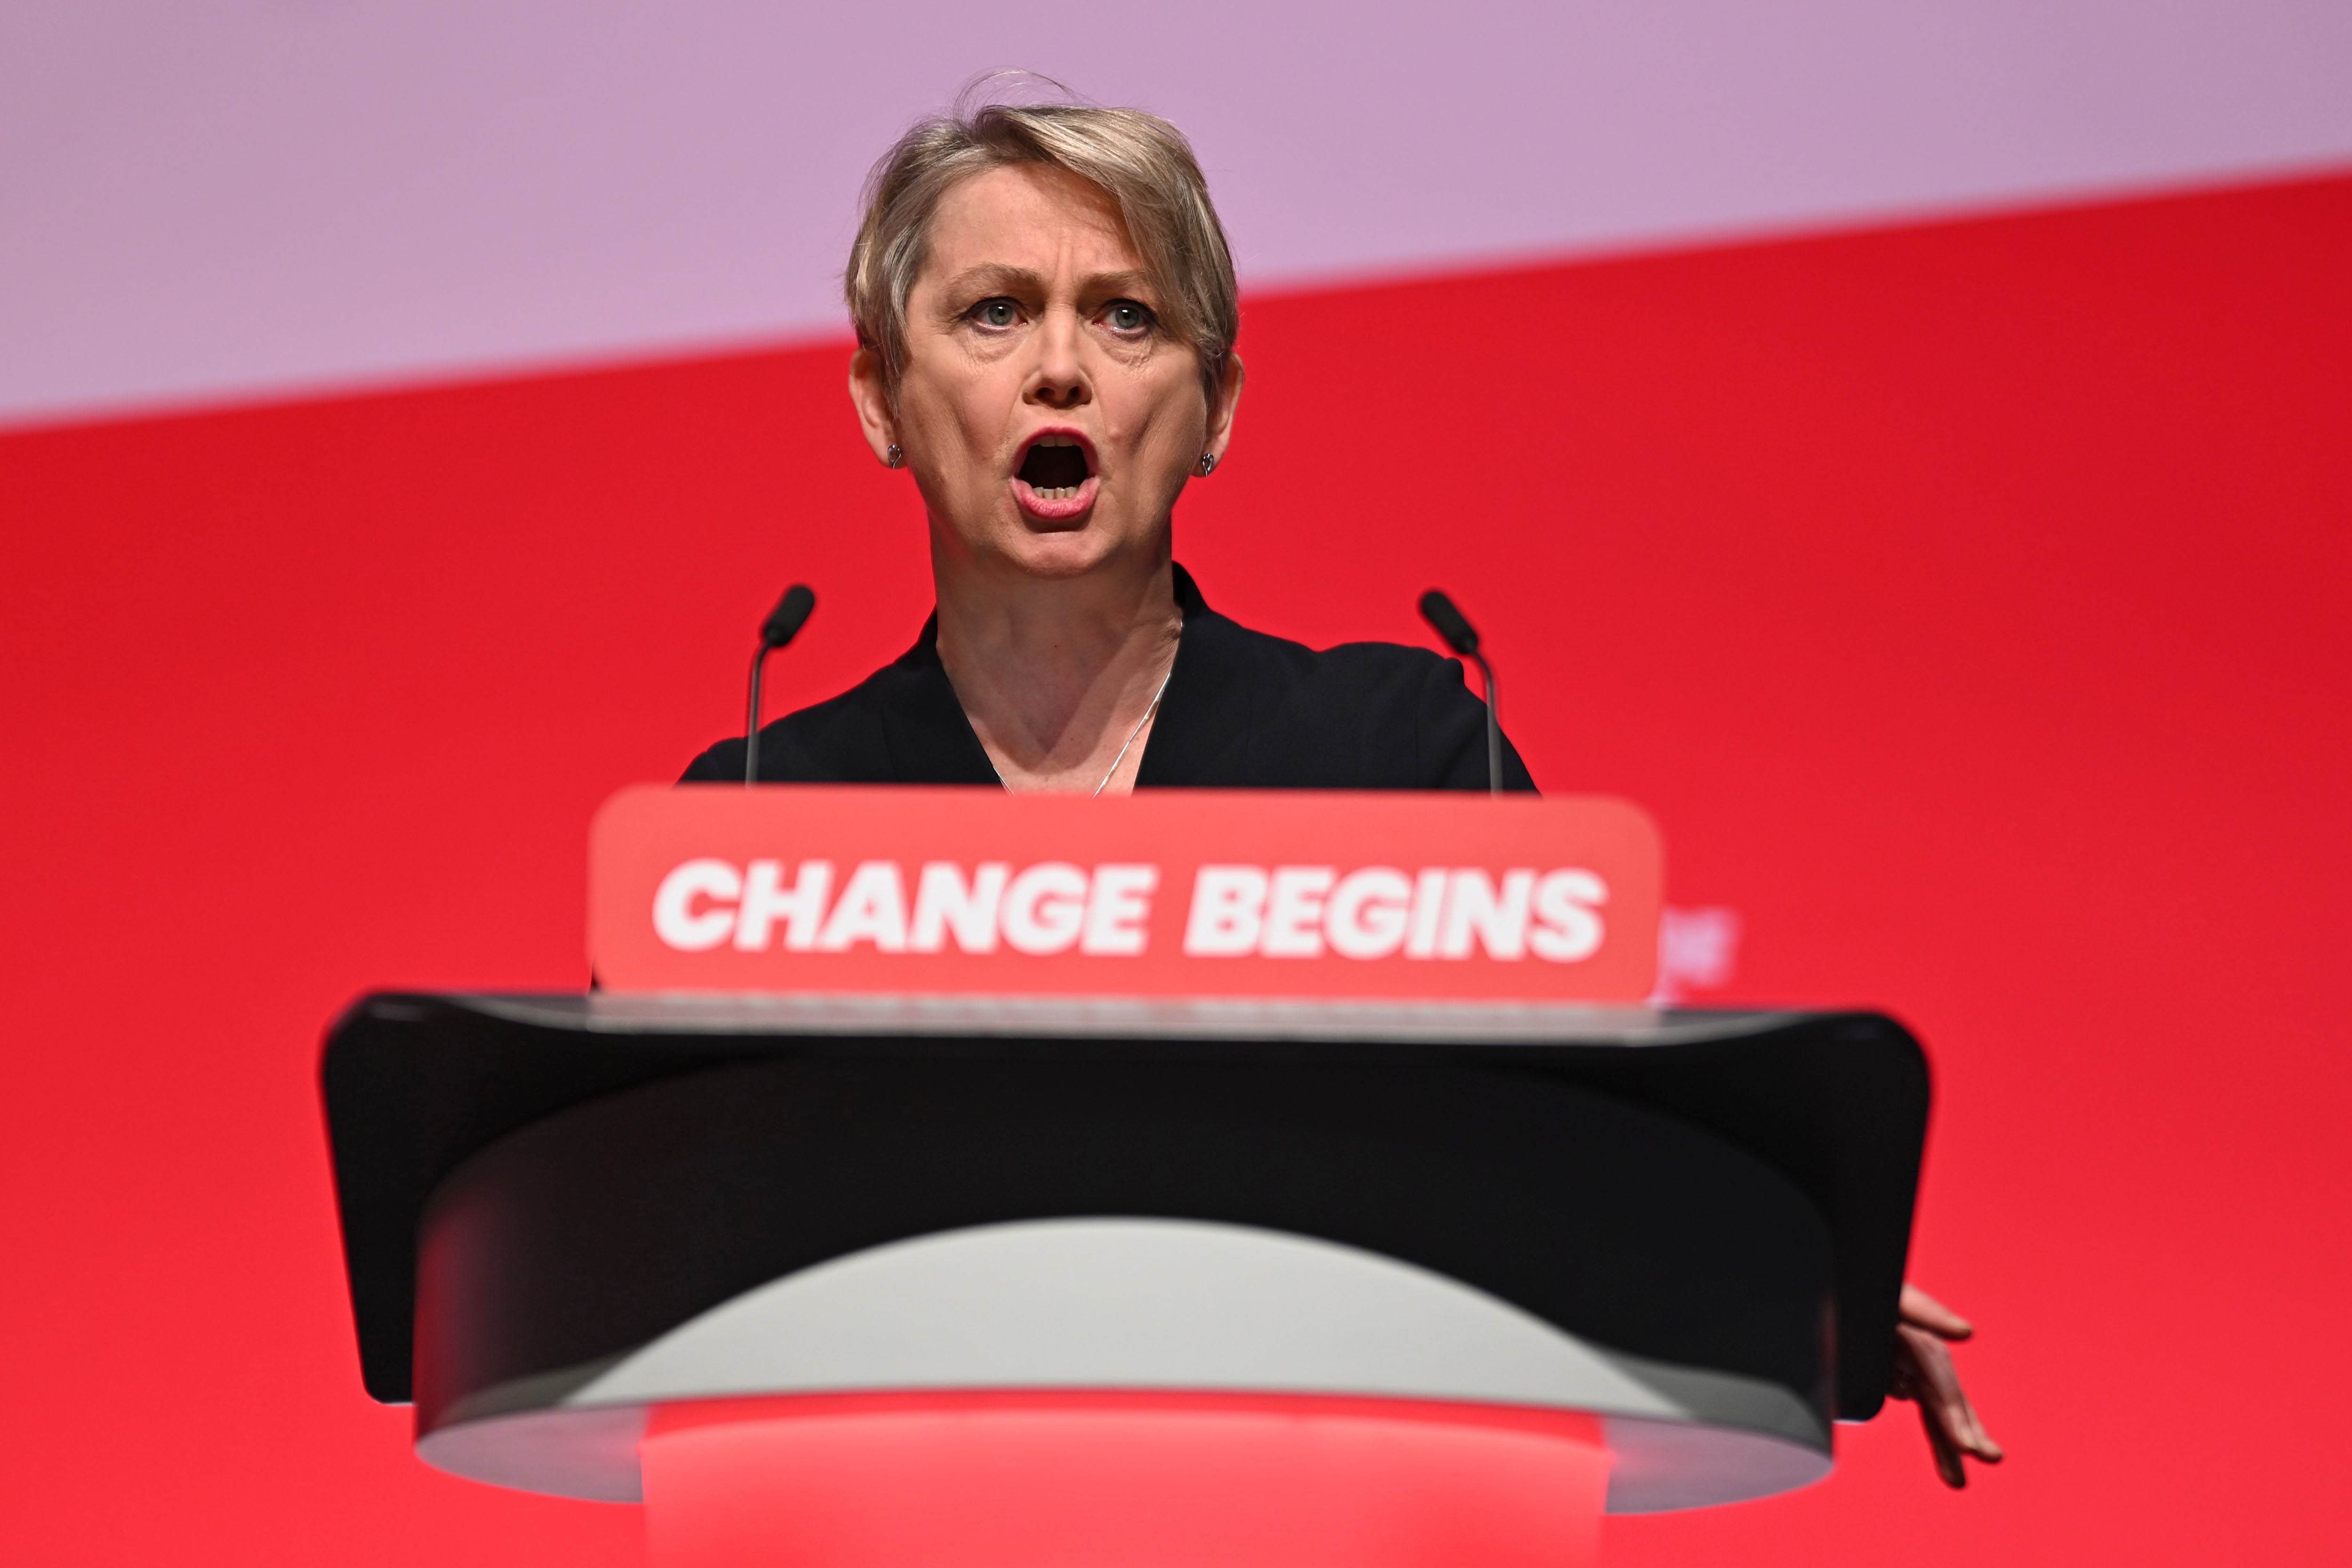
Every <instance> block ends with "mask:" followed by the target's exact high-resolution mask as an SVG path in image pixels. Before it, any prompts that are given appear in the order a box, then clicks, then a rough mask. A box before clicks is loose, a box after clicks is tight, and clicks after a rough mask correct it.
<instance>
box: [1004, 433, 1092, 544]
mask: <svg viewBox="0 0 2352 1568" xmlns="http://www.w3.org/2000/svg"><path fill="white" fill-rule="evenodd" d="M1101 484H1102V481H1101V479H1099V478H1098V477H1097V475H1096V473H1095V470H1094V461H1093V459H1092V458H1091V457H1090V456H1089V455H1088V452H1087V446H1086V444H1085V442H1083V441H1082V440H1080V439H1079V438H1078V437H1076V436H1073V435H1070V434H1068V433H1066V432H1065V431H1060V430H1048V431H1046V432H1045V433H1044V434H1043V435H1041V436H1038V437H1036V438H1035V439H1034V440H1032V441H1031V442H1030V443H1029V449H1028V451H1026V452H1024V453H1023V454H1022V457H1021V467H1020V468H1017V469H1015V470H1014V471H1013V497H1014V499H1015V500H1019V501H1020V503H1021V510H1024V511H1025V512H1027V513H1028V514H1029V515H1030V516H1032V517H1034V518H1037V519H1039V520H1040V521H1045V522H1067V521H1071V520H1072V519H1075V518H1080V517H1084V516H1085V515H1086V513H1087V509H1088V508H1089V507H1091V506H1093V505H1094V500H1095V491H1096V490H1097V489H1099V488H1101Z"/></svg>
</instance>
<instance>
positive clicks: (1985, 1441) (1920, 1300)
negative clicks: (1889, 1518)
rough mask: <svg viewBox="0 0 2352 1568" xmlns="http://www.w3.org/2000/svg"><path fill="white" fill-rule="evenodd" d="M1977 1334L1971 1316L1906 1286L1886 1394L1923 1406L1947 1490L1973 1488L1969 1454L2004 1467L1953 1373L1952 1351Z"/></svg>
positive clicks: (1923, 1417) (1922, 1417)
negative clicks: (1966, 1460) (1964, 1465)
mask: <svg viewBox="0 0 2352 1568" xmlns="http://www.w3.org/2000/svg"><path fill="white" fill-rule="evenodd" d="M1975 1332H1976V1330H1975V1328H1974V1327H1972V1326H1971V1325H1970V1324H1969V1321H1968V1320H1967V1319H1966V1318H1963V1317H1961V1316H1960V1315H1959V1314H1958V1312H1955V1311H1953V1310H1951V1309H1950V1308H1949V1307H1947V1306H1945V1305H1944V1304H1943V1303H1942V1302H1940V1301H1938V1300H1936V1299H1935V1298H1934V1297H1933V1296H1930V1295H1928V1294H1927V1292H1926V1291H1925V1290H1922V1289H1919V1287H1917V1286H1916V1285H1906V1286H1904V1287H1903V1305H1902V1317H1901V1320H1900V1321H1898V1322H1896V1324H1895V1376H1894V1380H1893V1381H1892V1382H1891V1383H1890V1384H1888V1385H1887V1389H1886V1392H1887V1394H1889V1395H1890V1396H1891V1397H1893V1398H1895V1399H1908V1400H1911V1401H1913V1402H1915V1403H1916V1404H1917V1405H1918V1406H1919V1425H1920V1426H1922V1427H1924V1428H1925V1429H1926V1431H1927V1447H1930V1448H1931V1449H1933V1450H1935V1455H1936V1473H1937V1475H1939V1476H1941V1477H1943V1478H1944V1484H1945V1485H1946V1486H1948V1487H1955V1488H1957V1487H1964V1486H1967V1485H1968V1484H1969V1474H1968V1471H1967V1470H1966V1469H1965V1468H1962V1465H1961V1458H1962V1456H1966V1457H1968V1458H1972V1459H1975V1460H1977V1461H1978V1462H1979V1463H1980V1464H1987V1465H1998V1464H1999V1463H2000V1444H1998V1443H1996V1442H1994V1441H1993V1440H1992V1436H1991V1434H1990V1433H1988V1432H1987V1431H1986V1430H1985V1429H1984V1423H1982V1422H1980V1421H1979V1420H1978V1419H1977V1413H1976V1410H1975V1408H1974V1407H1973V1406H1972V1405H1969V1396H1968V1395H1967V1394H1964V1393H1962V1392H1961V1390H1960V1378H1959V1373H1957V1372H1955V1371H1953V1370H1952V1352H1950V1351H1948V1350H1947V1349H1945V1348H1944V1347H1945V1345H1946V1344H1947V1343H1948V1342H1949V1343H1958V1342H1959V1341H1961V1340H1965V1339H1967V1338H1969V1336H1970V1335H1972V1334H1974V1333H1975Z"/></svg>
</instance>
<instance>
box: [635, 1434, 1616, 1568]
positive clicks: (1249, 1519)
mask: <svg viewBox="0 0 2352 1568" xmlns="http://www.w3.org/2000/svg"><path fill="white" fill-rule="evenodd" d="M639 1452H640V1457H641V1463H642V1466H643V1474H644V1478H645V1496H646V1526H647V1531H648V1535H649V1538H650V1542H651V1548H652V1555H651V1561H652V1564H653V1568H749V1565H751V1564H754V1563H757V1564H761V1565H767V1564H775V1563H790V1564H792V1565H793V1568H938V1565H939V1564H942V1563H953V1564H956V1565H957V1568H1102V1565H1103V1564H1105V1563H1118V1564H1120V1565H1121V1568H1200V1565H1201V1564H1202V1563H1215V1564H1218V1565H1219V1568H1441V1565H1443V1568H1454V1565H1455V1564H1459V1563H1478V1564H1480V1565H1481V1568H1538V1565H1539V1564H1540V1565H1541V1568H1577V1565H1580V1564H1585V1563H1591V1562H1592V1561H1593V1559H1594V1553H1595V1549H1596V1546H1597V1544H1598V1537H1599V1531H1600V1522H1601V1506H1602V1503H1603V1500H1604V1498H1605V1494H1606V1492H1607V1489H1608V1479H1609V1456H1608V1450H1607V1448H1606V1447H1605V1446H1604V1445H1603V1443H1602V1442H1601V1430H1600V1423H1599V1422H1598V1421H1596V1420H1594V1419H1593V1418H1591V1417H1590V1416H1585V1415H1574V1414H1569V1413H1561V1412H1544V1411H1532V1410H1520V1409H1511V1408H1505V1407H1496V1406H1479V1405H1438V1404H1433V1403H1424V1402H1417V1401H1405V1400H1379V1399H1340V1398H1307V1397H1299V1398H1293V1397H1282V1396H1262V1395H1234V1396H1230V1397H1228V1396H1223V1395H1214V1394H1165V1395H1163V1394H1149V1393H1134V1394H1084V1393H1042V1394H1034V1395H1025V1394H950V1395H940V1394H919V1395H905V1396H895V1397H894V1396H883V1395H877V1396H864V1397H841V1398H827V1397H796V1398H788V1399H740V1400H714V1401H709V1402H705V1403H698V1404H691V1405H668V1406H665V1407H662V1408H661V1409H658V1410H656V1412H655V1413H654V1415H653V1419H652V1421H651V1423H650V1427H649V1430H648V1432H647V1434H646V1437H645V1439H644V1441H643V1444H642V1446H641V1447H640V1450H639Z"/></svg>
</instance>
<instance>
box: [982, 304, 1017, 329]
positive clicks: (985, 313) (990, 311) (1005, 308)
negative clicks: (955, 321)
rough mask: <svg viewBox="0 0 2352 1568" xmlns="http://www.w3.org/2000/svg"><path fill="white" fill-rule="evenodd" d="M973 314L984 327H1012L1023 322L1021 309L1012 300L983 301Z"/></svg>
mask: <svg viewBox="0 0 2352 1568" xmlns="http://www.w3.org/2000/svg"><path fill="white" fill-rule="evenodd" d="M971 314H972V320H974V321H978V322H979V323H980V324H981V325H982V326H983V327H1010V326H1013V324H1015V323H1016V322H1018V321H1020V320H1021V307H1020V306H1018V305H1016V304H1014V303H1013V301H1012V300H982V301H981V302H980V303H979V304H977V305H974V306H973V307H972V308H971Z"/></svg>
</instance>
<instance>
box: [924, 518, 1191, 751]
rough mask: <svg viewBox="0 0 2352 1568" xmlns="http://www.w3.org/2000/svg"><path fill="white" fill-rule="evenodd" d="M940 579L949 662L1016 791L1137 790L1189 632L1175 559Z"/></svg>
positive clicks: (944, 660) (940, 574)
mask: <svg viewBox="0 0 2352 1568" xmlns="http://www.w3.org/2000/svg"><path fill="white" fill-rule="evenodd" d="M933 575H934V578H935V580H936V583H937V586H938V590H939V605H940V636H939V649H940V663H941V664H942V665H943V666H945V667H946V669H947V675H948V680H949V682H950V684H951V685H952V686H953V687H954V688H955V693H956V698H957V700H959V701H960V702H961V703H962V704H963V710H964V714H965V716H966V717H967V718H969V719H970V720H971V727H972V731H973V733H975V734H977V735H978V736H979V737H980V743H981V744H982V746H983V747H985V748H986V749H987V751H988V755H989V760H990V761H991V762H992V763H995V764H996V772H997V774H998V776H1000V777H1001V778H1003V780H1004V785H1005V787H1006V788H1007V789H1009V790H1012V791H1013V792H1015V793H1028V792H1032V791H1039V792H1043V791H1056V792H1063V793H1076V794H1080V795H1090V794H1094V793H1096V792H1097V787H1098V786H1100V792H1101V793H1102V794H1105V795H1124V794H1126V793H1127V792H1128V791H1129V790H1130V789H1132V788H1133V787H1134V784H1135V776H1136V773H1137V771H1138V769H1139V767H1140V766H1141V764H1142V761H1143V751H1144V747H1145V745H1146V743H1147V742H1149V741H1150V721H1151V718H1152V717H1153V716H1154V710H1153V702H1154V700H1155V699H1156V698H1157V697H1158V695H1159V693H1160V689H1161V687H1162V685H1163V683H1164V682H1165V681H1166V680H1167V678H1168V672H1169V670H1170V668H1171V667H1172V666H1173V665H1174V663H1175V658H1176V645H1177V641H1178V639H1179V638H1180V637H1181V635H1182V633H1183V629H1184V617H1183V613H1182V612H1181V610H1179V609H1178V608H1177V605H1176V593H1175V578H1174V574H1173V568H1172V567H1171V565H1170V563H1169V560H1168V558H1167V556H1166V554H1165V552H1161V553H1160V555H1159V558H1158V559H1157V560H1156V561H1154V562H1150V563H1143V564H1142V566H1141V567H1140V569H1129V570H1124V571H1123V570H1121V569H1120V564H1119V563H1106V564H1105V566H1104V567H1103V568H1102V569H1100V570H1098V571H1096V572H1090V573H1087V574H1086V575H1084V576H1081V577H1074V578H1062V579H1041V578H1035V577H1031V576H1028V575H1027V574H1023V573H1021V572H1019V571H1017V570H1015V569H1011V568H1007V569H1006V570H1004V571H1003V573H1001V574H999V573H988V574H985V575H986V576H988V577H991V578H994V577H997V576H999V575H1002V576H1003V577H1004V578H1005V579H1007V580H1005V581H985V582H983V581H978V580H975V579H976V578H978V577H979V576H981V575H982V574H979V573H972V572H968V571H947V570H938V569H937V568H935V569H934V573H933ZM1122 748H1124V750H1125V752H1126V755H1125V756H1124V757H1120V755H1119V752H1120V751H1121V750H1122ZM1114 763H1116V766H1115V767H1114ZM1106 780H1108V783H1107V784H1106Z"/></svg>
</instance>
